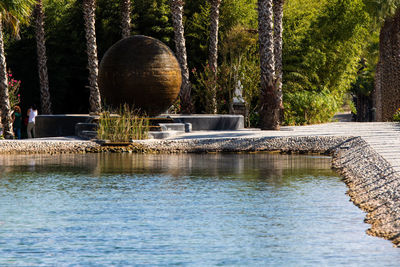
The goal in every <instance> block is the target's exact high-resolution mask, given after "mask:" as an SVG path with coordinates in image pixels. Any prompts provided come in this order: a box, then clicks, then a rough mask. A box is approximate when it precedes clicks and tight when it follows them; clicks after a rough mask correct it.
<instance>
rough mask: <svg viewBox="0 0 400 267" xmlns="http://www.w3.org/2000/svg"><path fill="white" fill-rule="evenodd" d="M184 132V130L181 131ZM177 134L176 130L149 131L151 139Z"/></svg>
mask: <svg viewBox="0 0 400 267" xmlns="http://www.w3.org/2000/svg"><path fill="white" fill-rule="evenodd" d="M180 133H183V132H180ZM176 134H177V132H176V131H165V132H149V139H165V138H169V137H172V136H175V135H176Z"/></svg>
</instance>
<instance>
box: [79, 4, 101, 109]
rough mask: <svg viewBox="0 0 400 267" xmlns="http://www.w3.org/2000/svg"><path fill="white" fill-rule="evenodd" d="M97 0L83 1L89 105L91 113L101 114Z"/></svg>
mask: <svg viewBox="0 0 400 267" xmlns="http://www.w3.org/2000/svg"><path fill="white" fill-rule="evenodd" d="M95 12H96V0H83V14H84V17H83V18H84V20H85V32H86V46H87V55H88V70H89V91H90V95H89V104H90V112H92V113H100V111H101V97H100V91H99V85H98V83H97V77H98V73H99V63H98V60H97V44H96V27H95V16H96V14H95Z"/></svg>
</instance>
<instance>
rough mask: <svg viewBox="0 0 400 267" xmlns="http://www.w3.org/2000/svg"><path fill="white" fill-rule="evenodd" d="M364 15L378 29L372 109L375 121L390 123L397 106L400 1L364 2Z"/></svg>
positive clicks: (399, 99) (374, 0)
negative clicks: (377, 57)
mask: <svg viewBox="0 0 400 267" xmlns="http://www.w3.org/2000/svg"><path fill="white" fill-rule="evenodd" d="M365 4H366V8H367V11H368V12H369V13H370V14H371V15H372V17H373V18H374V19H375V26H376V27H380V36H379V62H378V64H377V67H376V73H375V89H374V92H373V102H374V103H373V106H374V108H375V111H376V114H375V120H376V121H388V120H391V119H392V117H393V115H394V113H395V112H396V110H397V108H398V107H399V105H400V96H399V93H398V92H399V90H400V78H399V75H398V69H399V68H400V63H399V62H400V55H399V51H400V45H399V43H400V38H399V34H400V27H399V25H400V1H398V0H366V1H365Z"/></svg>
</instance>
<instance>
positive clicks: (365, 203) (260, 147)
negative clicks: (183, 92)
mask: <svg viewBox="0 0 400 267" xmlns="http://www.w3.org/2000/svg"><path fill="white" fill-rule="evenodd" d="M257 151H276V152H281V153H318V154H327V155H331V156H332V157H333V160H332V167H333V168H334V169H336V170H337V171H338V172H339V173H340V174H341V175H342V177H343V180H344V182H345V183H346V184H347V186H348V188H349V191H348V195H349V196H350V198H351V201H353V203H354V204H355V205H357V206H358V207H359V208H361V209H362V210H364V211H365V212H367V216H366V219H365V221H366V222H367V223H369V224H371V228H370V229H368V231H367V233H368V234H370V235H373V236H377V237H382V238H385V239H388V240H391V241H392V242H393V244H394V245H396V246H400V201H399V200H400V175H399V174H398V173H396V172H395V171H394V170H393V168H392V166H391V165H390V164H389V163H388V162H387V161H386V160H385V159H384V158H382V156H380V155H379V154H378V153H377V152H376V151H375V150H374V149H372V148H371V147H370V146H369V145H368V144H367V143H366V142H365V141H364V140H363V139H362V138H361V137H333V136H301V137H253V138H240V137H239V138H218V139H215V138H214V139H213V138H209V139H182V140H143V141H136V142H134V143H132V144H131V145H129V146H101V145H100V144H99V143H97V142H93V141H85V140H78V139H69V140H48V139H43V140H42V139H29V140H1V141H0V154H39V153H46V154H56V153H100V152H130V153H132V152H133V153H207V152H257Z"/></svg>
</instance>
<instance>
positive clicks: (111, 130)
mask: <svg viewBox="0 0 400 267" xmlns="http://www.w3.org/2000/svg"><path fill="white" fill-rule="evenodd" d="M148 132H149V120H148V119H147V118H146V117H144V116H141V115H140V113H139V112H137V111H135V110H134V109H131V108H130V107H129V106H128V105H127V104H125V105H123V106H122V107H120V109H119V110H118V111H117V112H113V113H111V112H109V111H106V112H102V113H101V115H100V118H99V127H98V129H97V136H98V138H99V139H102V140H109V141H111V142H129V141H131V140H142V139H146V138H148Z"/></svg>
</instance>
